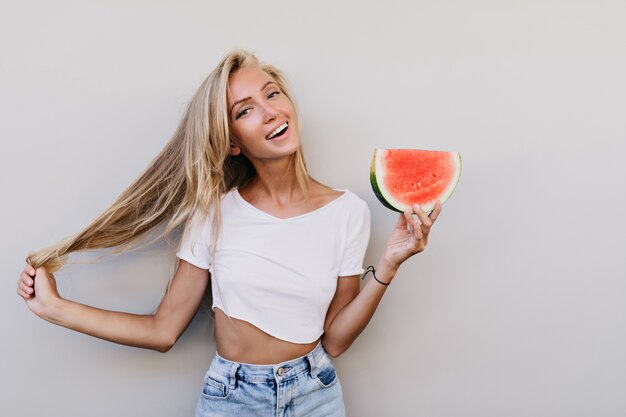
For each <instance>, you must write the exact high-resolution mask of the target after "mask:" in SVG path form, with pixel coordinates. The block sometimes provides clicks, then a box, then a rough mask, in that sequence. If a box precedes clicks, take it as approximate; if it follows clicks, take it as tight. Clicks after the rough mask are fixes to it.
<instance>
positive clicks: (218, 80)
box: [27, 49, 310, 272]
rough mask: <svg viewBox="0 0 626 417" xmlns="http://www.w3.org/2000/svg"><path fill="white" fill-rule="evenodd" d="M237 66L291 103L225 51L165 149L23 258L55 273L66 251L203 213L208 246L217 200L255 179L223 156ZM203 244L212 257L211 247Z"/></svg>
mask: <svg viewBox="0 0 626 417" xmlns="http://www.w3.org/2000/svg"><path fill="white" fill-rule="evenodd" d="M244 67H255V68H259V69H261V70H263V71H265V72H266V73H267V74H268V75H269V76H270V77H272V78H273V80H274V81H275V82H276V83H277V84H278V87H279V88H280V89H281V90H282V92H283V93H284V94H285V95H286V96H287V97H288V98H289V99H290V100H291V101H292V102H293V98H292V96H291V93H290V92H289V89H288V87H287V84H286V82H285V77H284V75H283V74H282V72H281V71H279V70H278V69H277V68H275V67H273V66H272V65H268V64H265V63H262V62H261V61H259V60H258V59H257V58H256V57H255V56H254V55H253V54H252V53H250V52H247V51H245V50H239V49H238V50H233V51H231V52H230V53H228V54H227V55H226V56H225V57H224V58H223V59H222V60H221V61H220V63H219V64H218V65H217V67H216V68H215V69H214V70H213V71H212V72H211V74H209V76H208V77H207V78H206V79H205V80H204V82H203V83H202V84H201V85H200V88H198V90H197V91H196V93H195V94H194V96H193V98H192V99H191V102H190V103H189V105H188V106H187V109H186V111H185V113H184V115H183V117H182V119H181V121H180V123H179V125H178V127H177V129H176V132H175V133H174V136H173V137H172V138H171V139H170V141H169V142H168V143H167V145H166V146H165V148H164V149H163V150H162V151H161V152H160V153H159V154H158V155H157V156H156V158H154V159H153V160H152V162H151V163H150V165H149V166H148V167H147V168H146V169H145V170H144V172H142V173H141V174H140V175H139V177H138V178H137V179H136V180H135V181H134V182H133V183H132V184H131V185H130V186H129V187H128V188H127V189H125V190H124V191H123V192H122V193H121V194H120V195H119V196H118V197H117V199H116V200H115V202H114V203H113V205H111V207H109V208H108V209H107V210H105V211H104V213H102V214H101V215H100V216H98V217H97V218H96V219H95V220H93V221H92V222H91V224H89V225H88V226H87V227H86V228H85V229H84V230H82V231H81V232H79V233H78V234H76V235H74V236H71V237H69V238H67V239H65V240H62V241H61V242H58V243H57V244H54V245H52V246H49V247H47V248H44V249H41V250H39V251H37V252H34V253H32V254H30V256H29V258H28V259H27V262H29V263H30V264H31V265H32V266H33V267H35V268H38V267H40V266H44V267H45V268H46V269H47V270H48V271H50V272H55V271H58V270H60V269H61V268H63V267H64V266H65V265H66V264H67V257H68V255H69V254H70V253H72V252H77V251H84V250H92V249H105V248H115V250H114V252H115V253H123V252H126V251H128V250H130V249H133V248H134V247H136V246H137V244H138V242H139V241H140V240H141V238H142V237H144V236H145V235H146V233H147V232H148V231H150V230H152V229H154V228H155V227H156V226H158V225H160V224H162V223H164V222H165V221H167V225H166V227H165V230H164V232H163V233H162V234H161V235H159V236H157V238H156V239H159V238H161V237H163V238H166V237H168V236H169V235H170V234H171V233H172V231H174V230H175V229H176V228H177V227H178V226H180V225H183V224H187V225H189V224H190V223H191V222H189V221H188V220H190V219H191V217H192V216H194V217H195V216H196V215H199V218H201V219H204V220H206V216H208V215H209V212H210V213H212V216H213V218H212V233H213V234H212V237H211V241H212V242H216V241H217V238H218V236H219V233H220V230H221V210H220V197H221V196H222V195H223V194H224V193H225V192H227V191H229V190H231V189H233V188H237V187H242V186H244V185H245V184H247V183H249V182H250V180H252V179H253V178H255V176H256V171H255V169H254V167H253V165H252V163H251V162H250V161H249V160H248V159H247V158H246V157H245V156H244V155H241V154H240V155H238V156H230V154H229V152H230V147H231V134H230V128H229V114H228V106H227V93H228V80H229V77H230V75H231V74H232V73H234V72H235V71H237V70H238V69H240V68H244ZM294 107H295V103H294ZM296 114H297V113H296ZM292 161H293V163H294V165H295V171H296V178H297V183H298V185H299V187H300V189H301V190H302V192H303V194H304V195H305V197H306V196H307V195H308V190H309V181H310V178H309V175H308V173H307V170H306V165H305V163H304V157H303V154H302V147H300V148H299V149H298V150H297V151H296V152H295V153H294V154H293V156H292ZM156 239H155V240H156ZM211 246H212V252H213V253H212V254H211V255H212V257H213V256H214V249H215V245H214V244H213V245H211Z"/></svg>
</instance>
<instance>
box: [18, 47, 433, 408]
mask: <svg viewBox="0 0 626 417" xmlns="http://www.w3.org/2000/svg"><path fill="white" fill-rule="evenodd" d="M440 211H441V204H439V203H438V204H437V206H436V208H435V209H434V210H433V212H432V213H431V214H430V215H427V214H426V213H425V212H423V211H422V210H421V209H420V208H419V207H417V206H415V207H413V208H412V210H407V212H405V213H404V214H401V215H400V216H399V220H398V223H397V225H396V227H395V229H394V230H393V231H392V232H391V235H390V237H389V239H388V242H387V245H386V247H385V250H384V253H383V254H382V256H381V258H380V261H379V262H378V264H377V266H376V268H375V275H374V276H373V278H374V279H370V280H369V281H368V282H367V284H366V285H365V286H364V287H363V288H362V289H361V288H360V279H359V276H360V274H362V273H363V267H362V263H363V258H364V254H365V249H366V247H367V244H368V240H369V231H370V229H369V228H370V214H369V210H368V207H367V205H366V204H365V202H363V201H362V200H361V199H359V198H358V197H357V196H356V195H355V194H353V193H351V192H350V191H348V190H335V189H332V188H329V187H327V186H325V185H322V184H320V183H319V182H317V181H315V180H314V179H312V178H311V177H310V176H309V175H308V173H307V171H306V167H305V164H304V159H303V156H302V148H301V144H300V130H299V119H298V114H297V112H296V109H295V107H294V103H293V101H292V98H291V95H290V93H289V90H288V88H287V86H286V84H285V81H284V77H283V75H282V74H281V72H280V71H278V70H277V69H276V68H275V67H273V66H271V65H267V64H263V63H261V62H260V61H259V60H257V58H256V57H255V56H254V55H252V54H250V53H248V52H246V51H241V50H236V51H233V52H231V53H229V54H228V55H227V56H226V57H225V58H224V59H223V60H222V61H221V62H220V63H219V65H218V66H217V68H216V69H215V70H214V71H213V72H212V73H211V74H210V75H209V77H208V78H207V79H206V80H205V81H204V83H203V84H202V85H201V86H200V88H199V89H198V91H197V92H196V94H195V95H194V97H193V99H192V101H191V102H190V104H189V107H188V109H187V110H186V112H185V114H184V116H183V118H182V121H181V123H180V125H179V126H178V128H177V131H176V133H175V135H174V137H173V138H172V140H171V141H170V142H169V143H168V144H167V145H166V147H165V149H164V150H163V151H162V152H161V153H160V154H159V155H158V156H157V157H156V158H155V160H154V161H153V162H152V163H151V165H150V166H149V167H148V168H147V170H146V171H145V172H144V173H142V174H141V175H140V177H139V178H138V179H137V180H136V181H135V182H134V183H133V184H131V185H130V187H129V188H128V189H126V190H125V191H124V192H123V193H122V194H121V195H120V197H119V198H118V200H117V201H116V202H115V203H114V204H113V206H112V207H110V208H109V209H108V210H107V211H105V212H104V213H103V214H102V215H101V216H100V217H98V218H97V219H96V220H94V221H93V223H92V224H90V225H89V226H88V227H87V228H86V229H85V230H83V231H82V232H80V233H79V234H77V235H75V236H73V237H71V238H69V239H67V240H65V241H63V242H60V243H59V244H57V245H54V246H52V247H49V248H46V249H43V250H40V251H38V252H36V253H33V254H30V256H29V258H28V259H27V262H28V264H27V265H26V267H25V268H24V271H23V272H22V274H21V276H20V279H19V281H18V289H17V292H18V294H19V295H20V296H21V297H22V298H23V299H24V300H25V302H26V304H27V306H28V307H29V309H30V310H31V311H32V312H33V313H35V314H36V315H38V316H39V317H41V318H43V319H45V320H48V321H50V322H52V323H55V324H58V325H61V326H64V327H67V328H70V329H73V330H76V331H80V332H83V333H86V334H89V335H92V336H95V337H99V338H102V339H105V340H109V341H112V342H115V343H121V344H125V345H130V346H137V347H142V348H148V349H155V350H158V351H160V352H166V351H167V350H168V349H169V348H170V347H171V346H172V345H173V344H174V343H175V342H176V340H177V339H178V337H179V336H180V335H181V334H182V332H183V331H184V330H185V328H186V327H187V325H188V324H189V322H190V321H191V319H192V317H193V316H194V314H195V312H196V310H197V308H198V306H199V304H200V302H201V300H202V297H203V294H205V290H207V288H208V286H209V285H210V286H211V287H210V289H211V292H212V296H213V297H212V298H213V301H212V302H213V305H212V306H213V311H214V314H215V339H216V345H217V352H216V354H215V357H214V358H213V361H212V364H211V366H210V368H209V370H208V371H207V373H206V376H205V379H204V384H203V386H202V390H201V392H200V399H199V401H198V405H197V416H230V415H237V416H240V417H243V416H285V415H297V416H343V415H345V411H344V405H343V400H342V394H341V387H340V383H339V380H338V378H337V375H336V374H335V370H334V368H333V365H332V362H331V360H330V359H329V356H332V357H337V356H339V355H341V354H342V353H343V352H345V351H346V349H348V347H350V345H351V344H352V343H353V342H354V340H355V339H356V338H357V337H358V335H359V334H360V333H361V332H362V331H363V329H364V328H365V326H366V325H367V323H368V322H369V320H370V319H371V317H372V315H373V314H374V311H375V310H376V307H377V305H378V303H379V301H380V300H381V298H382V297H383V295H384V293H385V290H386V289H387V286H388V285H389V283H390V282H391V281H392V279H393V278H394V275H395V274H396V271H397V270H398V268H399V266H400V264H401V263H402V262H404V261H405V260H406V259H407V258H409V257H410V256H412V255H413V254H415V253H418V252H421V251H422V250H423V249H424V247H425V246H426V244H427V241H428V234H429V232H430V229H431V226H432V224H433V222H434V221H435V220H436V218H437V216H438V215H439V213H440ZM164 222H165V223H166V224H167V228H166V229H165V233H164V234H165V235H166V236H167V235H169V233H170V232H172V231H173V230H174V229H175V228H176V227H177V226H179V225H185V228H184V233H183V236H182V240H181V243H180V246H179V250H178V252H177V256H178V258H180V260H179V263H178V267H177V271H176V273H175V275H174V277H173V279H172V280H171V283H170V285H169V287H168V290H167V292H166V294H165V296H164V299H163V300H162V302H161V304H160V305H159V307H158V309H157V311H156V313H154V314H152V315H135V314H128V313H123V312H113V311H106V310H101V309H97V308H94V307H90V306H86V305H82V304H78V303H74V302H72V301H70V300H66V299H63V298H62V297H60V295H59V294H58V292H57V291H56V285H55V279H54V276H53V272H54V271H56V270H58V269H60V268H61V267H63V266H64V265H65V263H66V258H67V255H68V254H69V253H71V252H75V251H80V250H86V249H96V248H110V247H114V248H116V250H118V251H125V250H128V249H130V248H132V246H133V244H135V243H136V242H137V241H138V240H139V239H140V238H142V237H144V236H145V234H146V232H147V231H149V230H151V229H152V228H153V227H155V226H157V225H159V224H162V223H164Z"/></svg>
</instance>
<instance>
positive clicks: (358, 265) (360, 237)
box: [338, 199, 371, 277]
mask: <svg viewBox="0 0 626 417" xmlns="http://www.w3.org/2000/svg"><path fill="white" fill-rule="evenodd" d="M357 201H358V203H359V204H358V205H357V204H355V206H356V207H355V209H353V210H350V214H349V215H350V219H349V221H348V230H347V238H346V240H345V241H346V246H345V250H344V254H343V258H342V261H341V266H340V267H339V274H338V276H343V277H347V276H351V275H360V274H362V273H363V271H364V269H363V259H364V258H365V251H366V249H367V244H368V243H369V240H370V217H371V215H370V209H369V207H368V206H367V203H365V201H363V200H361V199H357Z"/></svg>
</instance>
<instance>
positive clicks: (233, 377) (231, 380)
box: [228, 362, 240, 389]
mask: <svg viewBox="0 0 626 417" xmlns="http://www.w3.org/2000/svg"><path fill="white" fill-rule="evenodd" d="M239 366H240V365H239V364H238V363H237V362H233V363H232V365H231V366H230V373H229V375H228V385H229V387H230V389H235V388H236V386H237V370H238V369H239Z"/></svg>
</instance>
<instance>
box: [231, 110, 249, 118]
mask: <svg viewBox="0 0 626 417" xmlns="http://www.w3.org/2000/svg"><path fill="white" fill-rule="evenodd" d="M248 111H250V108H246V109H243V110H241V111H240V112H239V113H237V116H236V117H235V120H237V119H239V118H240V117H241V116H245V115H246V114H248Z"/></svg>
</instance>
